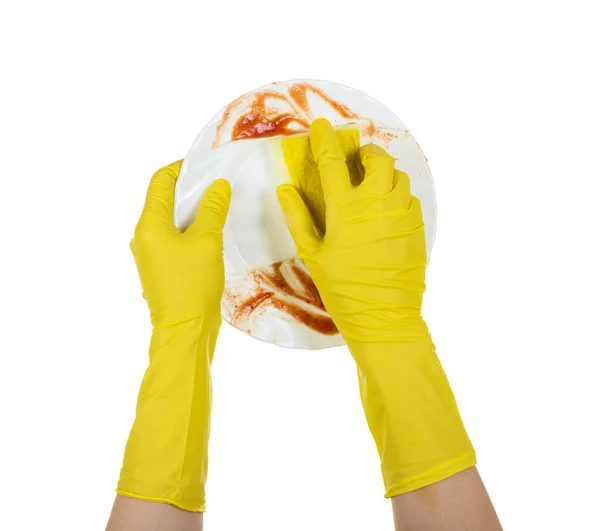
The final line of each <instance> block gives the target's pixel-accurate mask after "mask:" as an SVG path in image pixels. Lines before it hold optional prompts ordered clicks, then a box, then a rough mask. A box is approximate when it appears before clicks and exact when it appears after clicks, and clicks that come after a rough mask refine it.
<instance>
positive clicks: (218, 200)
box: [186, 179, 231, 234]
mask: <svg viewBox="0 0 600 531" xmlns="http://www.w3.org/2000/svg"><path fill="white" fill-rule="evenodd" d="M230 202H231V185H230V184H229V182H228V181H226V180H225V179H217V180H216V181H215V182H214V183H212V184H211V185H210V186H209V187H208V188H207V189H206V192H204V195H203V196H202V199H201V200H200V206H199V207H198V213H197V214H196V219H195V220H194V223H192V225H191V226H190V228H189V229H188V230H187V231H186V232H188V233H192V234H194V233H203V232H216V233H219V234H221V233H222V232H223V225H225V220H226V219H227V213H228V212H229V203H230Z"/></svg>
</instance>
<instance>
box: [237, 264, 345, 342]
mask: <svg viewBox="0 0 600 531" xmlns="http://www.w3.org/2000/svg"><path fill="white" fill-rule="evenodd" d="M284 267H288V268H289V269H290V271H291V272H292V273H293V276H294V278H295V280H296V281H297V283H298V284H300V286H301V287H302V290H299V289H296V288H295V287H294V286H293V285H292V284H291V283H290V282H289V281H288V279H287V278H286V275H285V274H284V273H283V271H282V269H283V268H284ZM253 275H254V279H255V281H256V282H257V285H258V288H257V290H255V292H254V293H252V295H250V296H249V297H247V298H246V299H244V300H242V301H235V307H236V309H235V312H234V314H233V316H232V320H231V321H232V324H234V325H236V324H238V323H239V322H240V321H242V320H246V319H248V318H249V317H250V315H251V314H252V313H254V312H255V311H257V310H261V311H264V310H265V309H266V308H268V307H272V308H276V309H277V310H280V311H282V312H284V313H286V314H287V315H289V316H290V317H291V318H292V319H293V320H294V321H295V322H298V323H300V324H303V325H304V326H306V327H308V328H310V329H311V330H314V331H315V332H318V333H320V334H323V335H328V336H329V335H335V334H337V333H338V330H337V328H336V326H335V324H334V322H333V320H332V319H331V317H329V316H328V315H324V314H323V313H322V312H324V311H325V307H324V306H323V301H322V300H321V296H320V295H319V292H318V290H317V287H316V286H315V284H314V282H313V281H312V279H311V278H310V276H309V275H308V273H307V272H306V271H305V270H304V269H303V268H302V267H301V266H300V265H298V264H297V262H296V259H291V260H284V261H281V262H276V263H274V264H273V265H271V266H270V267H265V268H261V269H257V270H255V271H253ZM281 294H283V295H284V296H283V297H282V296H281ZM226 295H227V293H226ZM231 298H233V297H231ZM290 299H296V300H297V301H302V302H304V303H306V306H303V305H301V304H298V303H296V302H294V301H293V300H290ZM313 308H314V309H313Z"/></svg>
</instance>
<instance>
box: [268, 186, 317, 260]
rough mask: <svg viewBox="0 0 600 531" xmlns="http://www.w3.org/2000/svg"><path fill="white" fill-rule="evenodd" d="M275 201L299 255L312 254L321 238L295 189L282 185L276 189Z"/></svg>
mask: <svg viewBox="0 0 600 531" xmlns="http://www.w3.org/2000/svg"><path fill="white" fill-rule="evenodd" d="M277 199H278V200H279V204H280V205H281V209H282V210H283V214H284V216H285V220H286V222H287V226H288V229H289V231H290V234H291V235H292V238H293V239H294V242H295V243H296V247H297V248H298V251H299V252H300V254H301V255H302V254H304V253H311V252H313V251H314V249H315V248H316V246H317V244H318V243H319V241H320V240H321V236H320V234H319V231H318V230H317V228H316V227H315V224H314V222H313V219H312V216H311V214H310V211H309V210H308V207H307V206H306V203H305V202H304V201H303V199H302V197H300V194H299V193H298V191H297V190H296V188H294V187H293V186H292V185H290V184H282V185H281V186H279V187H278V188H277Z"/></svg>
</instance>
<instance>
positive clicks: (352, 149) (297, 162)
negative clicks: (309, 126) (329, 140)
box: [278, 128, 364, 234]
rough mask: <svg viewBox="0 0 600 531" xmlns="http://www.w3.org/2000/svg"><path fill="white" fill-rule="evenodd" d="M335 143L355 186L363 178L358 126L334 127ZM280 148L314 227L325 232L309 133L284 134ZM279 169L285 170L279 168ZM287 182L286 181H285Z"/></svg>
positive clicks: (317, 171) (323, 205) (320, 193)
mask: <svg viewBox="0 0 600 531" xmlns="http://www.w3.org/2000/svg"><path fill="white" fill-rule="evenodd" d="M336 135H337V138H338V142H339V143H340V146H341V147H342V151H343V153H344V156H345V157H346V164H347V166H348V171H349V174H350V182H351V183H352V184H353V185H354V186H357V185H359V184H360V183H361V182H362V180H363V178H364V169H363V166H362V164H361V162H360V155H359V148H360V135H359V132H358V129H350V128H344V129H336ZM281 151H282V154H283V161H284V163H285V170H287V173H288V174H289V178H290V180H291V182H292V184H293V185H294V186H295V187H296V188H297V189H298V191H299V192H300V195H301V196H302V198H303V199H304V202H305V203H306V206H307V207H308V209H309V210H310V213H311V214H312V217H313V221H314V223H315V226H316V227H317V228H318V229H319V231H320V232H321V234H325V200H324V198H323V188H322V187H321V177H320V175H319V168H318V166H317V163H316V161H315V159H314V158H313V155H312V151H311V147H310V139H309V137H308V135H296V136H290V137H285V138H283V139H282V140H281ZM278 170H279V171H285V170H284V169H283V168H278ZM288 182H289V181H288Z"/></svg>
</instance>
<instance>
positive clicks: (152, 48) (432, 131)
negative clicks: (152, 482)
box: [0, 0, 600, 531]
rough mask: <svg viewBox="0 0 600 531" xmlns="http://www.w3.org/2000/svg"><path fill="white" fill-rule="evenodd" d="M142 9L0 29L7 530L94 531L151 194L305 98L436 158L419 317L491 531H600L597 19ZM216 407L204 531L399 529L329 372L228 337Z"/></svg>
mask: <svg viewBox="0 0 600 531" xmlns="http://www.w3.org/2000/svg"><path fill="white" fill-rule="evenodd" d="M158 4H159V3H158V2H151V1H145V2H142V1H126V0H119V1H114V0H110V1H109V0H105V1H103V2H81V1H77V2H76V1H71V2H69V1H64V0H57V1H53V2H42V1H37V2H36V1H30V2H25V1H23V2H3V3H2V4H1V7H0V26H1V31H0V54H1V62H2V64H1V69H0V76H1V77H2V81H1V82H0V91H1V98H0V135H1V136H0V157H1V166H0V171H1V174H0V183H1V184H0V201H1V209H0V216H1V220H0V227H1V231H2V233H1V240H0V254H1V255H2V259H1V262H0V268H1V275H0V283H1V284H0V313H1V320H0V330H1V332H0V352H1V368H0V393H1V396H0V408H1V409H2V413H1V421H0V431H1V432H2V435H1V438H0V445H1V453H0V459H1V468H0V491H1V492H0V500H1V501H0V507H1V509H0V529H3V530H4V529H6V530H9V529H10V530H11V531H13V530H35V529H52V530H54V529H56V530H63V531H68V530H82V529H86V530H87V529H89V530H93V529H94V530H95V529H97V530H102V529H103V528H104V525H105V523H106V520H107V517H108V513H109V510H110V507H111V504H112V501H113V497H114V491H113V488H114V487H115V484H116V480H117V477H118V473H119V468H120V464H121V457H122V451H123V448H124V444H125V441H126V438H127V435H128V432H129V428H130V425H131V422H132V420H133V414H134V407H135V399H136V395H137V390H138V386H139V383H140V380H141V377H142V374H143V371H144V367H145V365H146V360H147V357H146V356H147V347H148V340H149V336H150V326H149V319H148V315H147V309H146V306H145V303H144V301H143V300H142V298H141V293H140V292H141V290H140V288H139V284H138V279H137V274H136V271H135V267H134V263H133V260H132V258H131V256H130V251H129V247H128V244H129V239H130V237H131V235H132V231H133V228H134V225H135V223H136V220H137V217H138V215H139V212H140V210H141V207H142V202H143V198H144V194H145V190H146V186H147V183H148V180H149V178H150V176H151V175H152V173H153V172H154V171H155V170H156V169H157V168H159V167H160V166H161V165H164V164H166V163H169V162H171V161H174V160H176V159H178V158H181V157H182V156H184V155H185V153H186V150H187V149H188V147H189V146H190V145H191V143H192V141H193V140H194V138H195V136H196V134H197V133H198V131H199V130H200V128H201V127H202V125H203V124H204V123H205V122H206V121H207V120H208V119H209V118H210V117H211V116H212V115H213V114H214V113H215V112H216V111H217V110H218V109H219V108H220V107H221V106H223V105H224V104H226V103H228V102H229V101H230V100H232V99H233V98H235V97H237V96H238V95H239V94H241V93H242V92H245V91H247V90H249V89H252V88H254V87H256V86H260V85H262V84H264V83H267V82H270V81H274V80H282V79H290V78H297V77H309V78H322V79H332V80H335V81H337V82H339V83H343V84H347V85H350V86H353V87H355V88H358V89H360V90H363V91H365V92H366V93H368V94H369V95H371V96H373V97H375V98H376V99H378V100H380V101H382V102H384V103H385V104H386V105H388V106H389V107H390V108H391V109H392V110H393V111H394V112H395V113H396V114H398V116H399V117H400V118H401V119H402V120H403V121H404V122H405V123H406V124H407V125H408V127H409V128H410V129H411V131H412V133H413V135H414V136H415V137H416V138H417V140H418V141H419V143H420V145H421V147H422V148H423V150H424V151H425V153H426V154H427V156H428V158H429V162H430V165H431V168H432V171H433V175H434V180H435V184H436V191H437V199H438V206H439V223H438V225H439V230H438V235H437V241H436V245H435V248H434V251H433V255H432V262H431V264H430V267H429V270H428V291H427V294H426V301H425V307H424V314H425V317H426V319H427V321H428V323H429V325H430V328H431V330H432V333H433V336H434V340H435V342H436V344H437V347H438V353H439V355H440V358H441V360H442V363H443V365H444V367H445V369H446V371H447V373H448V376H449V378H450V381H451V383H452V385H453V388H454V391H455V394H456V396H457V399H458V402H459V406H460V408H461V411H462V414H463V417H464V420H465V423H466V425H467V428H468V430H469V432H470V435H471V438H472V440H473V442H474V444H475V446H476V448H477V450H478V457H479V462H480V465H479V468H480V471H481V473H482V476H483V478H484V480H485V483H486V485H487V487H488V490H489V492H490V495H491V497H492V499H493V501H494V503H495V505H496V508H497V510H498V513H499V515H500V518H501V520H502V522H503V524H504V527H505V529H506V530H514V531H520V530H523V531H525V530H527V531H530V530H564V529H576V530H578V531H587V530H598V529H600V523H599V518H598V512H597V503H598V495H599V490H600V489H599V487H598V480H597V478H598V475H599V473H600V470H599V469H598V451H599V450H598V449H599V448H600V441H599V440H598V435H597V430H598V419H599V413H598V404H599V403H600V400H599V397H598V384H597V378H598V371H597V368H598V355H599V354H600V349H599V346H598V336H597V333H596V330H597V328H598V323H597V320H598V317H599V311H598V298H599V296H600V293H599V291H600V290H599V285H598V271H600V263H599V260H598V229H599V228H600V227H599V222H598V214H597V212H598V201H599V199H598V192H599V191H600V188H599V185H598V181H599V178H600V170H599V160H598V153H599V148H598V146H599V144H600V134H599V123H600V108H599V99H600V98H599V95H600V83H599V81H598V77H597V76H598V61H599V57H598V50H599V49H600V41H599V38H598V26H597V20H598V18H597V14H595V13H594V9H593V8H594V7H597V5H595V4H596V2H593V1H589V2H584V1H571V2H554V1H547V0H546V1H539V2H536V1H523V0H520V1H511V0H506V1H504V2H497V3H494V5H492V3H490V2H480V1H460V0H459V1H452V2H446V1H439V2H432V1H419V2H416V1H412V2H401V1H397V0H395V1H389V2H386V1H382V0H379V1H377V0H371V1H369V2H361V3H358V2H350V1H345V2H333V1H329V2H328V1H324V0H320V1H313V0H306V1H304V2H293V3H289V4H288V3H285V2H281V1H256V2H239V3H234V2H226V1H219V2H181V1H173V0H172V1H170V2H163V3H162V6H159V5H158ZM283 6H285V7H283ZM214 394H215V404H214V422H213V437H212V441H211V470H210V479H209V484H208V510H209V512H208V513H207V515H206V518H205V524H206V525H205V528H206V530H207V531H223V530H225V531H232V530H236V529H248V530H250V531H253V530H260V531H271V530H273V531H275V530H277V531H281V530H286V531H287V530H304V529H311V530H314V531H321V530H338V529H339V530H341V529H344V530H348V531H353V530H365V529H368V530H377V531H378V530H382V531H384V530H391V529H392V519H391V510H390V506H389V502H388V501H386V500H384V499H383V496H382V495H383V486H382V484H381V480H380V475H379V468H378V458H377V455H376V451H375V448H374V445H373V443H372V441H371V440H370V436H369V433H368V430H367V427H366V423H365V421H364V419H363V415H362V411H361V407H360V402H359V398H358V391H357V385H356V376H355V372H354V368H353V364H352V361H351V359H350V356H349V355H348V354H347V353H346V351H345V350H344V349H338V350H335V351H326V352H291V351H286V350H280V349H277V348H275V347H271V346H267V345H264V344H261V343H259V342H256V341H253V340H252V339H250V338H248V337H245V336H244V335H242V334H241V333H238V332H237V331H235V330H233V329H231V328H229V327H227V326H224V327H223V329H222V332H221V337H220V342H219V344H218V349H217V353H216V358H215V364H214Z"/></svg>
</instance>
